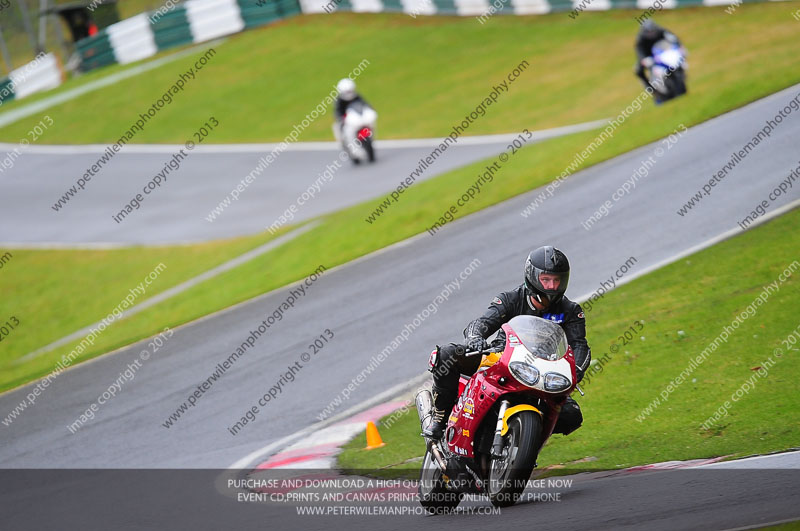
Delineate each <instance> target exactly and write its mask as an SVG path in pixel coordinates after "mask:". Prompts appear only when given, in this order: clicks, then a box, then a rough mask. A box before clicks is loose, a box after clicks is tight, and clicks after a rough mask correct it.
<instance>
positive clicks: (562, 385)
mask: <svg viewBox="0 0 800 531" xmlns="http://www.w3.org/2000/svg"><path fill="white" fill-rule="evenodd" d="M568 387H569V380H568V379H567V378H565V377H564V376H562V375H560V374H558V373H555V372H548V373H547V374H545V375H544V390H545V391H552V392H558V391H563V390H564V389H567V388H568Z"/></svg>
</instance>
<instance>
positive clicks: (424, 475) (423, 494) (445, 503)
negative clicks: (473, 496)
mask: <svg viewBox="0 0 800 531" xmlns="http://www.w3.org/2000/svg"><path fill="white" fill-rule="evenodd" d="M417 490H418V492H419V503H420V505H422V506H423V507H424V508H425V510H426V511H427V512H428V513H429V514H447V513H450V512H452V511H454V510H455V508H456V507H458V504H459V503H461V498H463V497H464V494H463V493H461V492H453V491H450V490H447V488H446V487H445V485H444V480H443V479H442V471H441V470H439V467H438V466H437V465H436V462H435V461H434V459H433V455H431V451H430V450H428V451H426V452H425V458H424V459H423V460H422V469H421V470H420V474H419V487H418V488H417Z"/></svg>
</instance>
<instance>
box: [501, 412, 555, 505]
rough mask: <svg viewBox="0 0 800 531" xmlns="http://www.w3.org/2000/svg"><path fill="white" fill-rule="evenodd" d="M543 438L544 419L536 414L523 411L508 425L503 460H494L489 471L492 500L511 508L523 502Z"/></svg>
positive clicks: (513, 417)
mask: <svg viewBox="0 0 800 531" xmlns="http://www.w3.org/2000/svg"><path fill="white" fill-rule="evenodd" d="M541 437H542V419H541V417H540V416H539V415H537V414H536V413H534V412H533V411H520V412H519V413H517V414H516V415H514V416H512V417H511V419H510V420H509V422H508V432H506V435H505V436H504V437H503V457H502V458H492V460H491V463H490V468H489V488H488V491H489V500H490V501H491V502H492V505H494V506H495V507H508V506H510V505H514V504H515V503H517V500H519V497H520V495H521V494H522V491H524V490H525V485H526V483H527V481H528V478H530V477H531V473H532V472H533V467H534V466H536V457H537V455H538V453H539V447H540V446H541Z"/></svg>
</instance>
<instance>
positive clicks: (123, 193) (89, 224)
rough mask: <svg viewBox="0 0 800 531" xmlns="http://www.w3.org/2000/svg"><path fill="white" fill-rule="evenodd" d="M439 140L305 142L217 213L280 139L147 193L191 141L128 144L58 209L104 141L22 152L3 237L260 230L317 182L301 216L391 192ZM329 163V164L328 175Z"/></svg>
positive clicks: (66, 238)
mask: <svg viewBox="0 0 800 531" xmlns="http://www.w3.org/2000/svg"><path fill="white" fill-rule="evenodd" d="M592 127H596V125H594V126H592V125H591V124H590V126H589V127H586V126H583V125H582V124H578V125H577V126H567V127H564V128H556V129H551V130H546V131H542V132H536V137H534V140H541V139H543V138H550V137H553V136H559V135H561V134H568V133H569V132H572V131H575V130H585V129H591V128H592ZM503 136H511V135H491V136H485V137H472V138H468V137H465V138H464V139H461V145H459V144H454V145H451V146H450V147H449V148H448V149H447V151H445V152H444V154H442V155H441V156H440V157H438V158H437V159H436V161H435V162H434V163H433V164H432V165H431V166H430V167H429V168H428V169H426V170H425V171H424V173H423V174H422V175H421V176H419V177H416V180H418V181H424V180H426V179H430V178H431V177H435V176H436V175H440V174H442V173H444V172H447V171H449V170H452V169H454V168H459V167H461V166H464V165H465V164H469V163H472V162H475V161H478V160H481V159H484V158H487V157H490V156H493V155H497V154H498V153H500V152H502V151H504V150H505V149H506V146H507V144H508V142H506V141H505V140H504V139H502V137H503ZM439 142H440V140H439V139H431V140H428V141H397V140H394V141H391V140H390V141H384V142H383V143H381V141H380V140H379V141H378V142H377V144H376V146H377V147H376V150H377V154H378V162H377V164H374V165H365V164H362V165H360V166H356V165H353V164H352V163H350V161H349V160H347V159H346V158H345V157H344V154H343V153H342V152H341V151H340V150H339V148H338V146H337V145H336V144H335V143H333V142H324V143H323V142H316V143H305V144H295V145H293V146H290V149H288V150H287V151H285V152H283V153H281V154H280V155H279V156H278V157H277V158H276V159H275V161H274V162H273V163H272V164H271V165H269V166H268V167H267V168H266V169H264V170H263V171H262V172H261V173H260V174H259V173H256V174H255V180H254V181H253V182H252V183H251V184H250V185H249V186H248V187H246V188H245V189H244V191H242V192H241V193H239V198H238V200H235V201H232V202H231V203H230V204H229V205H228V206H227V207H225V209H224V211H223V212H222V213H221V214H219V215H218V216H217V217H216V218H213V221H208V219H206V218H207V217H209V216H210V215H211V213H212V211H213V209H214V208H215V207H218V206H219V204H220V202H222V201H224V200H225V199H226V198H229V196H228V194H230V193H231V191H232V190H234V189H235V188H236V187H237V186H238V185H240V184H241V183H242V182H243V180H244V179H245V177H246V176H248V175H249V174H250V173H251V172H253V170H254V169H256V168H257V167H258V165H259V159H260V158H261V157H263V156H266V155H267V154H268V153H269V152H270V151H271V150H272V148H273V146H272V145H264V147H262V148H258V147H249V148H248V147H242V146H199V147H197V148H195V149H194V150H192V151H186V150H185V149H184V151H183V153H185V154H187V157H185V158H183V160H181V161H180V167H179V169H178V170H175V171H172V170H170V171H169V173H167V174H166V175H165V176H164V177H165V178H166V181H165V182H163V183H162V184H161V186H160V187H158V188H156V189H155V190H154V191H152V192H151V193H150V194H147V195H146V194H143V193H142V192H143V188H144V186H145V185H146V184H147V183H149V182H150V181H151V180H152V179H153V178H154V176H155V175H156V174H157V173H159V172H162V170H163V169H164V166H165V164H167V163H169V162H170V161H171V160H172V159H173V155H175V154H176V153H178V151H179V150H180V148H182V147H183V146H135V147H134V148H132V149H127V150H125V149H123V151H122V152H120V153H119V154H118V155H116V156H115V157H114V158H113V159H112V160H111V161H110V162H109V163H108V164H107V166H106V167H105V168H104V169H103V170H101V172H100V173H98V174H97V176H95V177H92V178H91V180H90V181H89V182H88V183H86V184H85V188H84V189H83V190H78V193H77V194H76V195H75V196H74V197H73V198H72V199H71V200H70V201H69V202H68V203H67V205H66V206H65V207H62V208H61V209H60V210H58V211H56V210H53V208H52V206H53V204H54V203H56V202H57V201H58V199H59V198H61V197H62V195H63V194H64V193H65V192H66V190H67V189H68V188H69V187H70V186H73V185H75V182H76V180H77V179H78V178H79V177H80V176H82V175H83V174H84V172H86V170H87V168H88V167H91V166H92V165H93V164H95V163H96V162H97V160H98V158H99V157H100V156H101V155H102V154H103V150H104V147H103V146H97V147H91V148H87V147H79V148H69V147H66V146H64V147H61V146H41V147H38V148H36V147H32V148H29V150H28V151H27V152H22V155H21V156H19V158H18V159H16V161H15V164H14V166H13V167H12V168H11V169H9V170H7V171H5V172H4V173H3V174H2V179H0V190H5V193H2V194H0V227H4V228H5V229H6V230H4V231H2V232H0V242H6V243H9V242H14V243H21V244H28V243H51V242H57V243H59V244H67V243H73V244H79V243H126V244H168V243H183V242H197V241H207V240H213V239H219V238H230V237H234V236H243V235H247V234H254V233H259V232H263V231H264V230H265V229H266V228H267V227H268V226H270V225H271V224H273V223H274V222H276V221H278V219H279V216H280V215H281V214H283V213H284V212H285V211H286V210H287V209H288V208H289V207H290V206H291V205H293V204H295V202H296V201H297V200H298V198H299V197H300V196H301V195H302V194H303V193H305V192H306V191H308V190H309V187H312V186H313V185H314V183H315V182H317V187H316V189H314V188H312V191H313V194H314V196H313V199H308V196H306V198H305V199H306V200H305V201H304V202H302V204H301V205H299V206H298V205H295V206H296V207H297V210H296V213H295V214H294V219H293V220H292V221H291V222H293V223H296V222H298V221H301V220H305V219H310V218H313V217H315V216H319V215H321V214H325V213H328V212H332V211H335V210H340V209H342V208H344V207H347V206H350V205H353V204H356V203H360V202H361V201H365V200H368V199H374V198H376V197H378V196H383V195H386V194H388V193H389V192H391V191H392V190H394V189H395V188H396V187H397V185H398V183H400V182H401V181H402V180H404V179H406V178H407V177H409V175H410V172H411V171H412V170H414V169H416V168H417V167H418V166H419V160H420V159H421V158H424V157H426V156H429V155H430V154H431V151H432V150H433V148H434V146H436V145H438V143H439ZM6 149H8V147H7V148H6ZM70 151H73V152H70ZM326 168H327V169H328V173H327V174H326V175H324V176H323V173H324V172H326ZM321 177H322V178H323V179H324V180H320V178H321ZM137 193H138V194H142V196H143V198H144V200H143V201H142V202H141V205H140V208H139V209H136V210H134V211H133V212H131V213H129V214H127V215H126V216H125V217H124V218H122V219H121V221H120V222H119V223H117V221H115V220H114V219H113V218H112V216H115V215H118V214H119V212H120V211H121V210H123V209H124V208H125V205H127V204H128V203H129V202H130V201H131V200H132V199H133V198H134V197H135V196H136V194H137ZM378 203H379V201H377V200H376V201H375V204H376V205H377V204H378ZM133 206H134V207H135V205H133ZM290 215H291V214H290ZM365 217H366V213H365ZM11 227H13V229H11ZM9 247H11V245H9Z"/></svg>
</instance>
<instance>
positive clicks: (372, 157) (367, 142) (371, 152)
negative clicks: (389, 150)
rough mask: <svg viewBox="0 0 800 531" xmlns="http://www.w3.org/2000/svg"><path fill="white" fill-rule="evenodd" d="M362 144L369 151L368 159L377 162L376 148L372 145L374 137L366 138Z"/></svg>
mask: <svg viewBox="0 0 800 531" xmlns="http://www.w3.org/2000/svg"><path fill="white" fill-rule="evenodd" d="M361 145H363V146H364V151H366V152H367V159H368V160H369V161H370V162H375V148H374V147H373V145H372V138H365V139H364V141H363V142H362V144H361Z"/></svg>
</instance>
